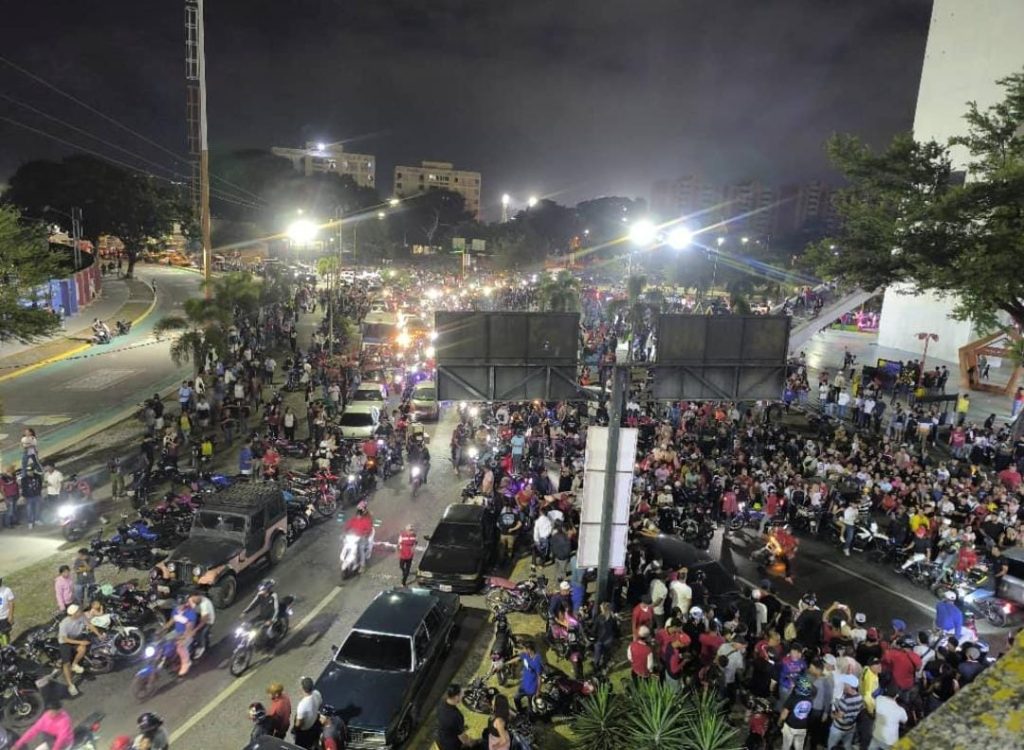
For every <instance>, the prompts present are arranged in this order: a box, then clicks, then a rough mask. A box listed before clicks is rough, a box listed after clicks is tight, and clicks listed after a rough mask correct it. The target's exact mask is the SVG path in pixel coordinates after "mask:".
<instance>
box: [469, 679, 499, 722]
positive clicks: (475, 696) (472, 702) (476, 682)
mask: <svg viewBox="0 0 1024 750" xmlns="http://www.w3.org/2000/svg"><path fill="white" fill-rule="evenodd" d="M497 694H498V688H496V687H489V686H488V685H487V684H486V681H485V678H483V677H475V678H474V679H472V680H470V682H469V684H468V685H466V687H465V689H464V690H463V691H462V705H464V706H465V707H466V708H468V709H469V710H470V711H472V712H473V713H478V714H489V713H490V712H491V705H492V704H493V702H494V696H496V695H497Z"/></svg>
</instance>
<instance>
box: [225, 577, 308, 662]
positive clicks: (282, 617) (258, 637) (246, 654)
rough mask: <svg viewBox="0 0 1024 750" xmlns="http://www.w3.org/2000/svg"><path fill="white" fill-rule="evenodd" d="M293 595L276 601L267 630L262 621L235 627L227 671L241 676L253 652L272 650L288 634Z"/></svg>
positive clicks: (293, 600) (250, 660)
mask: <svg viewBox="0 0 1024 750" xmlns="http://www.w3.org/2000/svg"><path fill="white" fill-rule="evenodd" d="M294 602H295V597H294V596H285V597H282V598H281V599H280V600H279V601H278V603H277V616H276V617H275V618H274V622H273V624H271V626H270V629H269V632H267V629H266V628H264V627H263V623H256V622H244V623H242V624H241V625H239V626H238V627H237V628H236V629H235V650H234V651H233V652H232V653H231V660H230V661H229V662H228V671H229V672H231V674H232V675H233V676H235V677H239V676H241V674H242V673H243V672H245V670H247V669H248V668H249V665H250V664H251V663H252V657H253V654H254V653H255V652H256V650H257V649H259V650H260V651H273V650H274V647H275V646H276V645H277V644H278V643H280V642H281V641H283V640H284V637H285V636H286V635H288V627H289V624H290V617H291V616H292V615H293V614H294V612H293V611H292V604H293V603H294Z"/></svg>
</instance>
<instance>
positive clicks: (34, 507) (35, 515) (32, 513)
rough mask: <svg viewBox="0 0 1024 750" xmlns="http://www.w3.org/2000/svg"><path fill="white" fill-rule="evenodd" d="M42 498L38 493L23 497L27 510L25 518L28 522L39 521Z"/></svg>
mask: <svg viewBox="0 0 1024 750" xmlns="http://www.w3.org/2000/svg"><path fill="white" fill-rule="evenodd" d="M42 500H43V499H42V498H41V497H40V496H39V495H36V496H35V497H26V498H25V507H26V508H27V510H26V511H25V515H26V518H25V520H26V521H27V522H28V523H39V514H40V510H41V507H40V506H41V505H42Z"/></svg>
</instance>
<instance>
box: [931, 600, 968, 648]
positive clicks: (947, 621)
mask: <svg viewBox="0 0 1024 750" xmlns="http://www.w3.org/2000/svg"><path fill="white" fill-rule="evenodd" d="M935 627H937V628H938V629H939V630H941V631H943V632H944V633H946V634H947V635H949V634H952V635H953V637H955V638H956V639H957V640H959V639H960V633H961V631H962V630H963V627H964V613H963V612H961V611H960V608H959V607H958V606H956V592H955V591H947V592H946V593H945V594H944V595H943V599H942V600H941V601H939V603H938V604H936V605H935Z"/></svg>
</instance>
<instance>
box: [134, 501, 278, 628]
mask: <svg viewBox="0 0 1024 750" xmlns="http://www.w3.org/2000/svg"><path fill="white" fill-rule="evenodd" d="M287 530H288V513H287V510H286V509H285V501H284V495H283V494H282V493H281V490H280V488H278V487H275V486H274V485H272V484H257V483H252V484H236V485H233V486H231V487H229V488H227V489H226V490H224V491H223V492H220V493H218V494H216V495H213V496H212V497H210V499H209V500H208V501H207V502H206V503H205V504H204V505H203V507H202V508H200V509H199V510H198V511H196V515H195V518H194V519H193V521H192V529H191V531H190V532H189V537H188V539H186V540H185V541H184V542H182V543H181V544H179V545H178V547H177V548H176V549H175V550H174V551H173V552H171V554H170V555H168V556H167V559H166V560H164V561H163V562H161V563H157V566H156V568H155V570H154V578H156V579H157V580H156V583H157V585H158V586H159V587H160V588H166V589H167V591H168V592H170V593H179V592H185V591H203V592H205V593H206V594H207V596H209V597H210V600H211V601H212V602H213V604H214V606H215V607H217V608H218V609H222V608H224V607H228V606H230V605H231V603H232V602H234V601H235V598H236V596H237V594H238V576H239V575H240V574H241V573H243V572H245V571H248V570H250V569H251V568H253V567H254V566H255V565H256V564H257V563H258V562H261V561H262V560H267V561H268V562H269V563H270V564H271V565H276V564H277V563H279V562H281V560H282V559H283V558H284V553H285V550H286V549H287V548H288V540H287Z"/></svg>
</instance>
